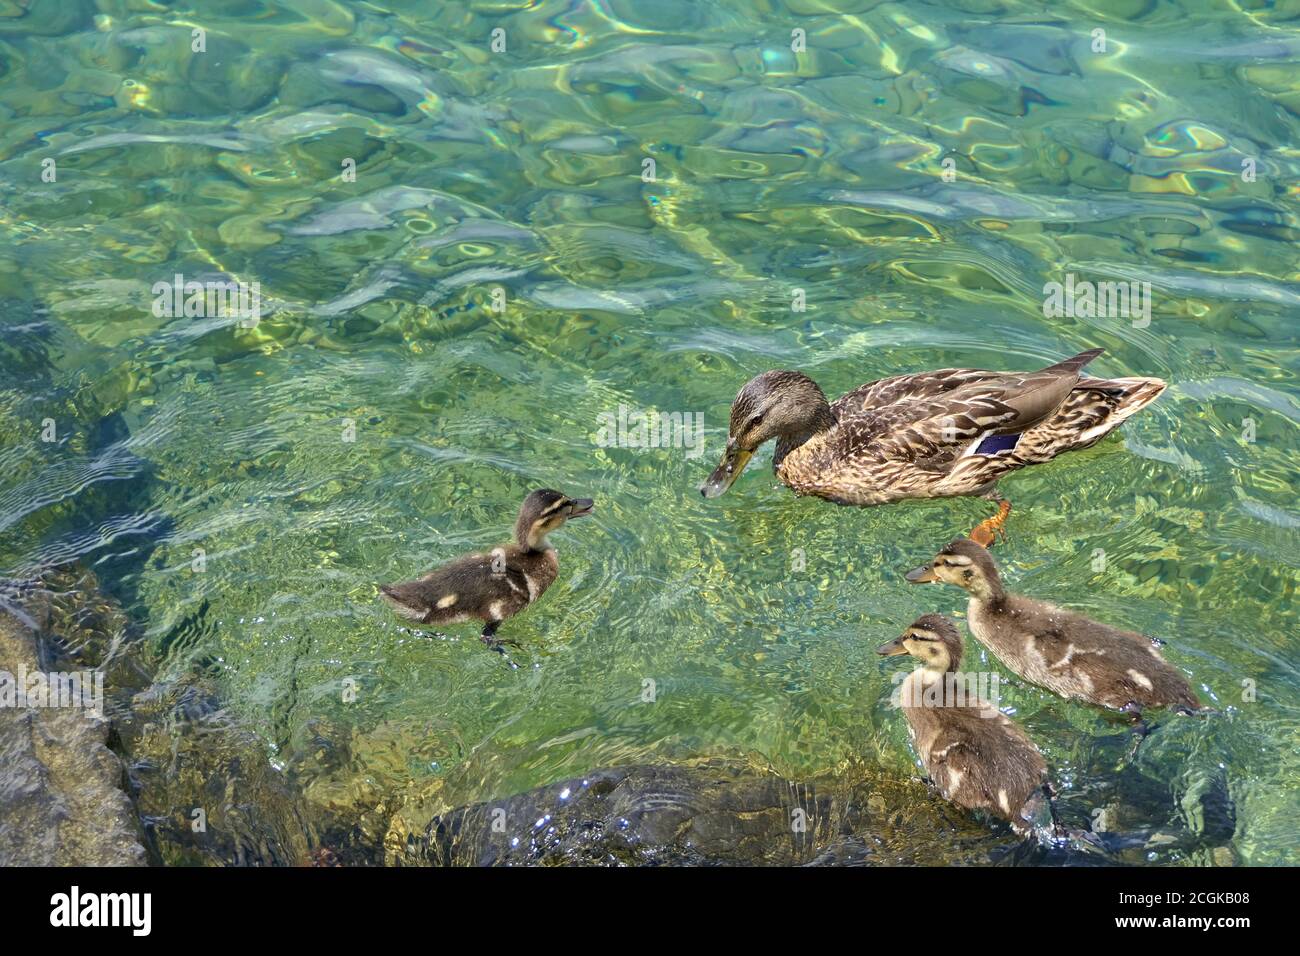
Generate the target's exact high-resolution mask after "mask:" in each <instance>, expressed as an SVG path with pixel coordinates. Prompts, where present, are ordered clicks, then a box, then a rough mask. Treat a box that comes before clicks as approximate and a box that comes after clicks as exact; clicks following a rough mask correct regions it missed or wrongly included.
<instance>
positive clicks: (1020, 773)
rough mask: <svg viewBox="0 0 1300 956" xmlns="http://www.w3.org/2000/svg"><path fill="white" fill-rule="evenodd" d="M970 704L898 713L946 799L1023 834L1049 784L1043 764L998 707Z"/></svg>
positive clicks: (909, 708) (1030, 743) (975, 701)
mask: <svg viewBox="0 0 1300 956" xmlns="http://www.w3.org/2000/svg"><path fill="white" fill-rule="evenodd" d="M904 693H907V687H906V685H905V686H904ZM907 699H909V698H904V700H905V701H906V700H907ZM911 699H916V698H911ZM947 703H949V704H950V703H951V701H948V702H947ZM968 704H969V706H963V707H959V706H947V705H946V704H945V705H943V706H919V707H912V706H906V705H905V706H904V707H903V708H902V709H903V714H904V716H905V717H906V718H907V722H908V726H909V727H910V729H911V733H912V741H913V743H914V745H915V746H916V751H917V756H919V757H920V758H921V762H922V763H923V764H925V767H926V770H927V771H928V773H929V776H930V779H931V780H932V781H933V782H934V784H935V786H936V787H937V788H938V789H939V792H940V793H942V794H943V796H944V798H945V799H947V800H951V801H952V802H953V803H955V804H957V805H958V806H961V807H966V808H967V809H970V810H984V811H987V812H989V813H992V814H993V815H994V816H997V817H1000V818H1001V819H1003V820H1006V821H1007V822H1008V823H1010V824H1011V826H1012V828H1013V829H1014V830H1016V832H1017V833H1021V834H1024V833H1027V832H1029V831H1030V830H1031V829H1032V828H1033V825H1034V821H1033V820H1032V819H1031V816H1032V814H1033V813H1034V811H1033V810H1032V809H1031V808H1030V807H1029V805H1030V804H1031V801H1032V799H1033V798H1034V797H1035V795H1036V794H1038V793H1039V791H1040V790H1041V788H1042V787H1043V785H1044V784H1045V783H1046V782H1047V762H1046V761H1045V760H1044V759H1043V755H1042V754H1041V753H1039V751H1038V748H1037V747H1036V746H1035V745H1034V742H1033V741H1032V740H1030V739H1029V737H1028V736H1027V735H1026V734H1025V732H1024V731H1023V730H1021V729H1020V727H1019V726H1018V725H1017V724H1016V723H1015V722H1014V721H1012V720H1011V719H1010V718H1009V717H1007V716H1006V715H1005V714H1003V713H1001V712H1000V711H999V710H998V709H997V708H996V707H994V706H993V705H991V704H989V703H987V702H985V701H982V700H980V699H979V698H973V699H972V700H970V701H968Z"/></svg>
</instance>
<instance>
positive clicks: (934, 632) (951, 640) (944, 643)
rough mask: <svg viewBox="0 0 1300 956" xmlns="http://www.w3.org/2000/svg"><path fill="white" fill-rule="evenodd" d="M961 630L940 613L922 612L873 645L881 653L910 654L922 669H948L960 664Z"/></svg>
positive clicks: (887, 654) (893, 654)
mask: <svg viewBox="0 0 1300 956" xmlns="http://www.w3.org/2000/svg"><path fill="white" fill-rule="evenodd" d="M961 652H962V646H961V634H959V633H958V632H957V625H956V624H954V623H953V622H952V621H950V620H949V619H948V618H946V617H944V616H943V615H942V614H922V615H921V616H920V617H918V618H917V619H916V620H915V621H913V622H912V623H911V624H909V625H908V626H907V630H906V631H904V632H903V633H902V634H900V635H899V636H898V637H896V638H894V639H893V640H892V641H889V642H888V643H885V644H881V645H880V646H879V647H877V648H876V653H877V654H879V655H880V656H881V657H896V656H897V655H899V654H911V655H912V656H913V657H915V658H916V659H917V660H918V661H920V662H921V663H922V664H924V665H925V668H926V670H932V671H945V672H946V671H952V670H956V669H957V667H958V666H959V665H960V664H961Z"/></svg>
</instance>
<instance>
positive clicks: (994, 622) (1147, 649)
mask: <svg viewBox="0 0 1300 956" xmlns="http://www.w3.org/2000/svg"><path fill="white" fill-rule="evenodd" d="M907 580H908V581H911V582H912V583H913V584H920V583H924V582H927V581H936V582H942V583H945V584H955V585H957V587H959V588H964V589H965V590H966V592H967V593H969V594H970V603H969V605H968V608H967V613H968V620H969V621H970V629H971V633H972V634H974V635H975V637H976V638H977V639H978V640H979V642H980V643H981V644H983V645H984V646H985V647H987V648H988V649H989V650H990V651H991V652H992V653H993V656H994V657H996V658H997V659H998V660H1000V661H1001V662H1002V663H1003V664H1005V665H1006V666H1007V668H1008V669H1010V670H1011V671H1013V672H1014V673H1016V674H1018V675H1020V676H1021V677H1023V678H1024V679H1025V680H1027V681H1032V682H1033V683H1035V684H1038V685H1039V686H1040V687H1046V688H1047V689H1048V690H1050V691H1052V692H1054V693H1056V694H1060V695H1061V696H1062V697H1065V698H1067V699H1072V700H1080V701H1084V702H1086V703H1089V704H1093V705H1095V706H1098V707H1106V708H1109V709H1111V710H1117V711H1121V712H1123V713H1126V714H1129V715H1131V716H1132V717H1133V719H1134V721H1135V726H1136V730H1137V734H1138V740H1141V738H1142V736H1144V735H1145V734H1146V731H1147V728H1146V724H1144V723H1143V722H1142V711H1143V710H1146V709H1148V708H1152V707H1173V708H1175V709H1177V710H1179V711H1181V712H1184V713H1205V711H1204V710H1203V709H1202V708H1201V704H1200V701H1199V700H1197V698H1196V694H1195V693H1194V692H1193V691H1192V688H1191V685H1190V684H1188V682H1187V678H1186V677H1184V676H1183V675H1182V673H1180V672H1179V671H1178V669H1177V668H1175V667H1174V666H1173V665H1172V664H1170V663H1169V662H1168V661H1166V660H1165V659H1164V657H1162V656H1161V654H1160V651H1159V642H1158V641H1155V640H1153V639H1151V638H1149V637H1147V636H1145V635H1143V634H1138V633H1136V632H1134V631H1124V630H1121V629H1119V628H1117V627H1111V626H1110V625H1108V624H1103V623H1101V622H1100V621H1094V620H1092V619H1091V618H1087V617H1084V616H1083V615H1082V614H1079V613H1077V612H1075V611H1067V610H1065V609H1064V608H1059V607H1057V606H1056V605H1054V604H1048V603H1046V602H1045V601H1035V600H1034V599H1033V598H1027V597H1021V596H1020V595H1018V594H1010V593H1008V592H1007V590H1006V588H1004V587H1003V586H1002V578H1001V576H1000V575H999V574H998V567H997V563H996V562H995V561H994V560H993V555H991V554H989V552H988V551H986V550H985V549H984V548H983V547H981V546H980V545H979V544H976V543H975V542H974V541H971V540H969V539H967V538H957V539H956V540H955V541H952V542H951V543H950V544H949V545H948V546H947V547H946V548H944V549H943V550H942V551H940V552H939V553H938V554H937V555H936V556H935V557H934V559H933V560H932V561H931V562H930V563H929V564H923V565H921V567H919V568H914V569H913V570H911V571H909V572H908V573H907Z"/></svg>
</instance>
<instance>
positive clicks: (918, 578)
mask: <svg viewBox="0 0 1300 956" xmlns="http://www.w3.org/2000/svg"><path fill="white" fill-rule="evenodd" d="M903 577H904V578H905V579H906V580H908V581H911V582H912V583H913V584H928V583H930V582H931V581H938V580H939V578H938V577H937V576H936V575H935V573H934V566H933V565H929V564H923V565H921V566H920V567H919V568H913V569H912V570H911V571H908V572H907V574H905V575H904V576H903Z"/></svg>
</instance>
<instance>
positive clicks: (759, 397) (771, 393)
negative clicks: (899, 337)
mask: <svg viewBox="0 0 1300 956" xmlns="http://www.w3.org/2000/svg"><path fill="white" fill-rule="evenodd" d="M834 423H835V419H834V416H832V415H831V408H830V405H829V404H828V403H827V401H826V395H825V393H824V392H823V391H822V390H821V389H820V388H819V387H818V386H817V383H816V382H814V381H813V380H812V379H810V378H809V377H808V376H807V375H805V374H803V372H790V371H784V370H780V369H778V370H776V371H772V372H764V373H763V374H762V375H759V376H758V377H757V378H752V379H750V380H749V381H748V382H747V383H746V384H745V387H744V388H742V389H741V390H740V392H739V393H738V394H737V395H736V400H735V401H734V402H732V403H731V425H730V427H729V428H728V430H727V450H726V451H725V452H724V453H723V456H722V461H721V462H720V463H719V464H718V467H717V468H715V469H714V471H713V474H711V475H710V476H709V479H708V481H706V482H704V484H702V485H700V494H702V495H704V497H706V498H717V497H718V496H719V495H722V494H725V493H726V491H727V489H728V488H730V487H731V486H732V484H733V483H734V482H735V480H736V479H737V478H739V477H740V473H741V472H742V471H744V470H745V466H746V465H747V464H749V459H750V458H751V457H753V455H754V452H755V451H756V450H757V449H758V447H759V446H760V445H762V444H763V443H764V442H766V441H770V440H771V439H773V438H777V437H779V436H787V437H792V438H793V437H799V436H806V435H811V434H813V433H814V432H817V431H821V430H822V429H824V428H829V427H830V426H831V425H833V424H834Z"/></svg>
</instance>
